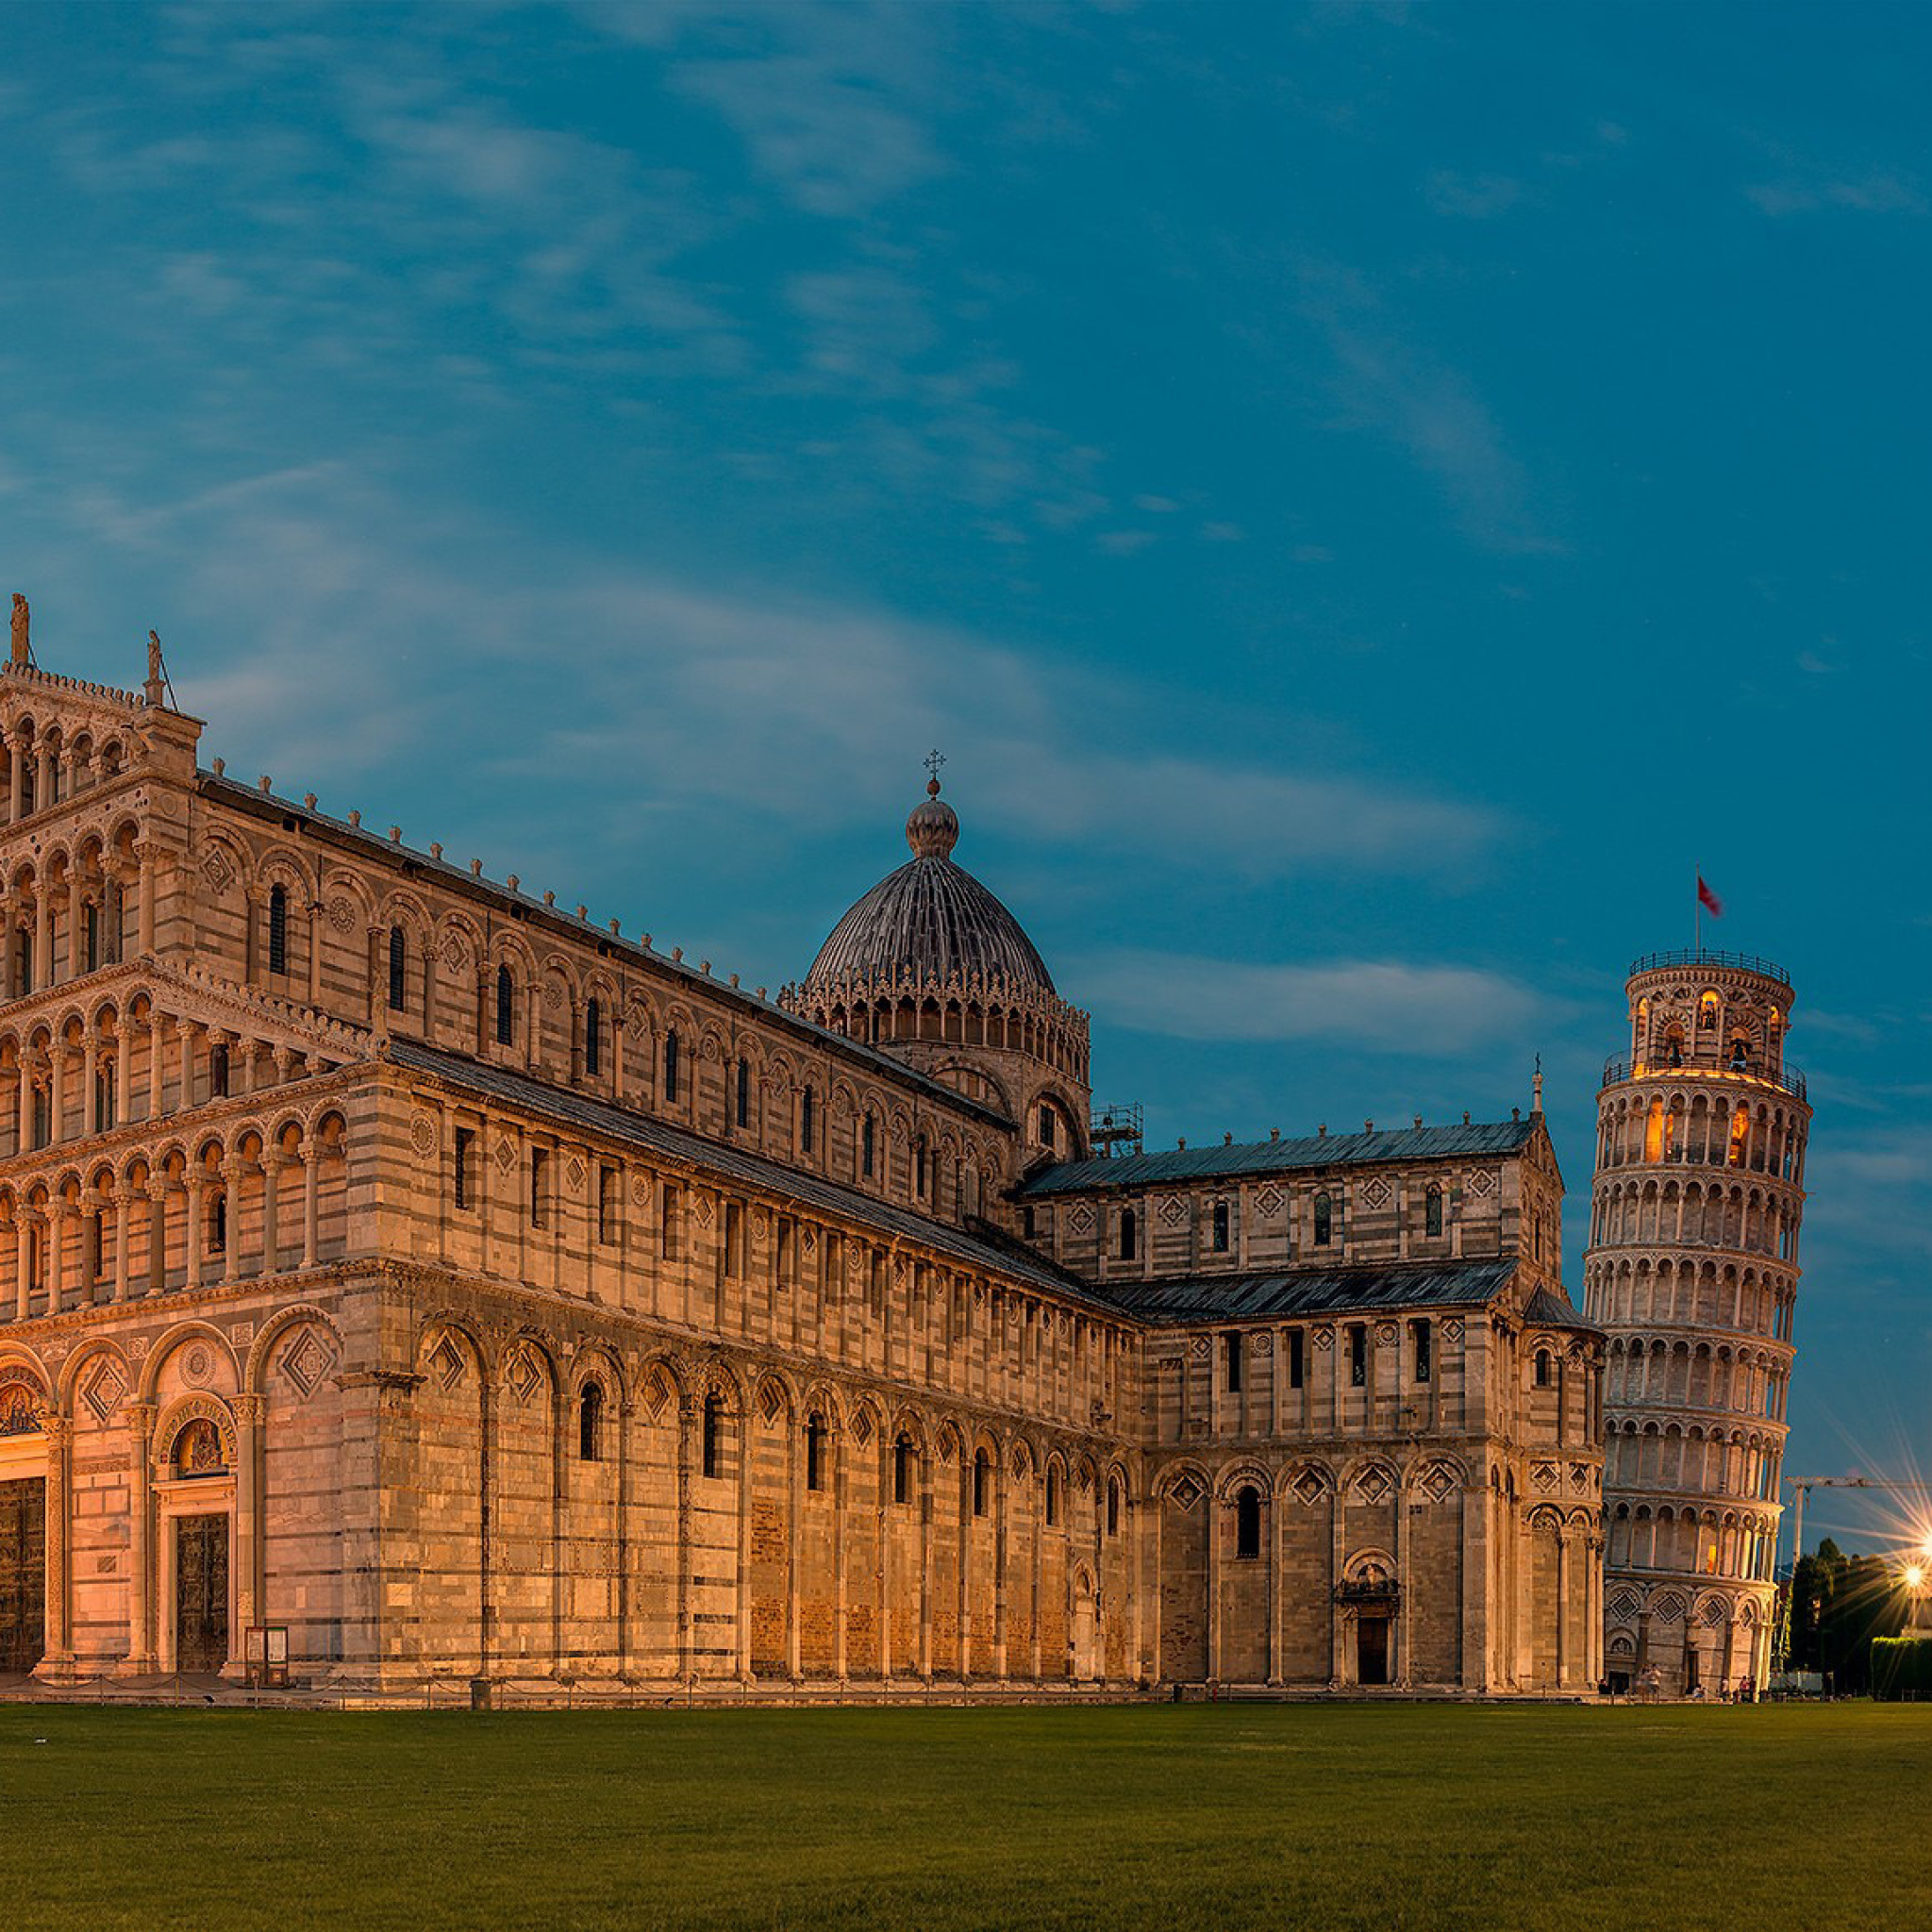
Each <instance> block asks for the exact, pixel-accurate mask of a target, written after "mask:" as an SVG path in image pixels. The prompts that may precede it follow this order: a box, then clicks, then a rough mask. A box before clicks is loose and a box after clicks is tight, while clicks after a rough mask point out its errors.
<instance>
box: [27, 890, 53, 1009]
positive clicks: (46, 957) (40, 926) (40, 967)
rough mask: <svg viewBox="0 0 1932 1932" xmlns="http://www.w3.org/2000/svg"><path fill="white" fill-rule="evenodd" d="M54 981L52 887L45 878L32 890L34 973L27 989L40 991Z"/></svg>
mask: <svg viewBox="0 0 1932 1932" xmlns="http://www.w3.org/2000/svg"><path fill="white" fill-rule="evenodd" d="M53 983H54V889H53V887H52V885H51V884H50V883H49V882H48V881H47V880H45V879H41V880H38V881H37V882H36V890H35V892H34V974H33V985H32V987H31V988H30V989H29V991H33V992H40V991H42V990H44V989H45V988H47V987H50V986H52V985H53Z"/></svg>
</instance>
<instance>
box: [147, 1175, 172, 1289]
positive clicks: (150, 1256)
mask: <svg viewBox="0 0 1932 1932" xmlns="http://www.w3.org/2000/svg"><path fill="white" fill-rule="evenodd" d="M147 1201H148V1208H147V1291H148V1293H149V1294H151V1295H156V1294H165V1293H166V1292H167V1291H168V1177H167V1175H166V1174H155V1175H154V1176H153V1177H152V1178H151V1179H150V1180H149V1182H148V1184H147Z"/></svg>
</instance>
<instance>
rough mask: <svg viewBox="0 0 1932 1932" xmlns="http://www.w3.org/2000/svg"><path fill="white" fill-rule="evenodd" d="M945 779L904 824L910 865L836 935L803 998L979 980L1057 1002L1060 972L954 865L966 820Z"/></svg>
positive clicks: (871, 895)
mask: <svg viewBox="0 0 1932 1932" xmlns="http://www.w3.org/2000/svg"><path fill="white" fill-rule="evenodd" d="M939 791H940V785H939V780H938V779H937V778H935V779H934V780H933V781H932V783H931V784H930V785H928V786H927V787H926V792H927V795H926V797H925V798H924V799H923V800H922V801H921V802H920V804H919V805H918V806H916V807H915V808H913V811H912V815H911V816H910V817H909V818H908V820H907V821H906V842H907V843H908V845H909V846H910V847H911V848H912V858H911V859H910V861H909V862H908V863H907V864H905V865H902V866H901V867H900V868H899V870H898V871H897V872H895V873H891V874H889V875H888V876H887V877H885V878H883V879H881V880H880V881H879V882H878V884H877V885H875V886H874V888H873V889H872V891H869V892H868V893H866V895H865V896H864V897H863V898H862V899H860V900H859V901H858V904H857V905H856V906H854V907H853V908H852V909H851V910H850V911H849V912H848V913H846V915H845V916H844V918H843V919H841V921H840V922H839V923H838V924H837V925H835V926H834V927H833V928H832V933H831V937H830V938H829V939H827V940H826V941H825V942H824V945H823V946H821V947H820V948H819V954H818V958H816V959H814V960H813V961H812V963H811V971H810V972H809V973H808V974H806V976H805V984H804V989H803V990H804V991H806V992H807V993H821V992H825V991H830V990H831V989H833V988H835V987H840V986H849V985H853V984H855V983H857V984H871V983H876V982H878V981H882V980H883V981H889V982H896V981H902V980H908V979H910V980H914V981H923V980H938V981H940V982H941V983H943V982H946V981H950V980H966V981H974V980H977V981H980V982H982V983H985V984H988V985H1004V986H1006V987H1007V988H1008V989H1014V990H1017V989H1022V988H1024V989H1028V990H1031V991H1036V992H1041V993H1044V994H1046V995H1047V996H1048V997H1049V998H1057V997H1058V994H1057V993H1056V991H1055V989H1054V983H1053V975H1052V974H1050V973H1048V972H1047V970H1046V962H1045V961H1044V960H1043V959H1042V958H1041V957H1040V954H1039V952H1038V951H1037V950H1036V949H1035V947H1034V944H1033V941H1031V940H1029V939H1028V938H1027V937H1026V935H1025V933H1024V931H1023V930H1022V929H1021V925H1020V922H1019V921H1018V920H1017V919H1015V918H1014V917H1013V915H1012V914H1011V913H1010V912H1008V910H1007V908H1005V907H1004V906H1003V905H1001V904H1000V902H999V900H998V899H996V898H995V897H994V896H993V894H992V893H991V892H990V891H987V889H986V888H985V887H984V886H983V885H981V884H980V883H979V881H978V880H977V879H976V878H974V876H973V874H971V873H970V872H968V871H967V870H966V869H965V867H964V866H960V865H956V864H954V862H953V857H952V853H953V846H954V844H955V842H956V841H958V836H959V820H958V815H957V814H956V813H955V812H954V810H953V808H952V807H951V806H949V805H946V804H944V803H942V802H941V798H940V795H939Z"/></svg>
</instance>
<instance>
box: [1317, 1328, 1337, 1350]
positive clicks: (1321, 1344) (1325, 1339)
mask: <svg viewBox="0 0 1932 1932" xmlns="http://www.w3.org/2000/svg"><path fill="white" fill-rule="evenodd" d="M1315 1346H1316V1347H1317V1348H1319V1349H1320V1350H1322V1352H1323V1353H1324V1355H1325V1354H1326V1353H1327V1352H1328V1350H1329V1349H1331V1348H1333V1347H1334V1346H1335V1331H1334V1329H1332V1328H1317V1329H1316V1330H1315Z"/></svg>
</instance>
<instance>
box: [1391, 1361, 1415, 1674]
mask: <svg viewBox="0 0 1932 1932" xmlns="http://www.w3.org/2000/svg"><path fill="white" fill-rule="evenodd" d="M1401 1345H1402V1331H1401V1329H1400V1328H1398V1329H1397V1330H1396V1348H1397V1351H1398V1354H1397V1363H1398V1366H1399V1364H1400V1360H1401V1357H1400V1353H1399V1351H1400V1349H1401ZM1397 1399H1398V1400H1399V1399H1400V1397H1399V1396H1398V1398H1397ZM1408 1477H1409V1472H1408V1471H1407V1470H1406V1469H1405V1470H1401V1471H1399V1472H1398V1473H1397V1475H1396V1478H1395V1529H1394V1532H1393V1534H1392V1535H1391V1537H1390V1539H1389V1541H1390V1542H1391V1544H1392V1545H1393V1547H1392V1548H1391V1551H1390V1555H1391V1557H1393V1558H1394V1559H1395V1581H1396V1588H1397V1591H1399V1594H1398V1595H1397V1596H1396V1599H1395V1610H1396V1614H1395V1616H1394V1618H1393V1619H1391V1621H1392V1622H1393V1623H1394V1624H1395V1630H1394V1633H1393V1634H1394V1637H1395V1642H1396V1648H1397V1652H1398V1655H1397V1657H1395V1660H1394V1662H1395V1668H1394V1669H1393V1670H1392V1671H1391V1673H1390V1677H1389V1681H1390V1682H1391V1684H1395V1685H1397V1686H1399V1687H1400V1688H1401V1689H1402V1690H1405V1691H1406V1690H1407V1689H1408V1687H1409V1684H1410V1682H1411V1680H1412V1677H1413V1673H1412V1672H1411V1671H1410V1670H1409V1667H1408V1659H1409V1644H1410V1642H1411V1641H1412V1639H1413V1637H1414V1634H1415V1592H1416V1578H1415V1577H1414V1576H1413V1575H1412V1574H1410V1572H1409V1565H1408Z"/></svg>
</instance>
